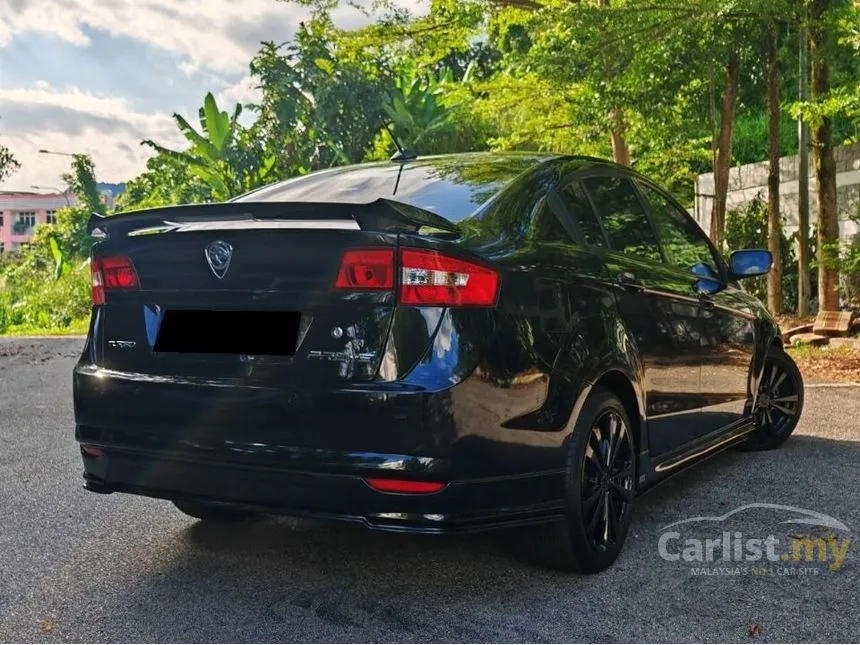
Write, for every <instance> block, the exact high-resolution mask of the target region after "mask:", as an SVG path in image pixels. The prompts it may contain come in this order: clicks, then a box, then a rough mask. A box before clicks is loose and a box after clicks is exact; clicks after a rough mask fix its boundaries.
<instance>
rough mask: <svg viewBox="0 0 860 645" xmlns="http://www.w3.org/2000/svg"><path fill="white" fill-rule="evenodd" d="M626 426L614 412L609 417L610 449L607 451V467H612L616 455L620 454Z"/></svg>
mask: <svg viewBox="0 0 860 645" xmlns="http://www.w3.org/2000/svg"><path fill="white" fill-rule="evenodd" d="M623 430H624V426H623V425H622V424H621V423H620V419H619V418H618V417H617V416H615V415H614V414H612V415H610V417H609V450H608V452H607V453H606V467H607V468H612V464H613V462H614V461H615V455H616V454H618V448H619V447H620V446H619V444H620V442H621V434H622V431H623Z"/></svg>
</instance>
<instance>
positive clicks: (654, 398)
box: [559, 169, 700, 455]
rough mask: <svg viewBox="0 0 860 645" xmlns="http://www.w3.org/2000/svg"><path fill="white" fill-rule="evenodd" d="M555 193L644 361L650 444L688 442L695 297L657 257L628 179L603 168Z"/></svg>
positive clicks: (694, 397) (694, 396)
mask: <svg viewBox="0 0 860 645" xmlns="http://www.w3.org/2000/svg"><path fill="white" fill-rule="evenodd" d="M559 194H560V196H561V198H562V200H563V201H564V203H565V205H566V206H567V207H568V209H569V210H570V212H571V214H572V216H573V217H574V219H575V221H576V222H577V225H578V228H579V231H580V234H581V236H582V238H583V241H584V242H585V243H586V244H588V245H590V246H591V247H593V248H595V249H598V250H599V251H600V253H601V254H602V256H603V260H604V263H605V265H606V268H607V274H608V278H609V284H611V285H612V287H613V290H614V291H615V294H616V304H617V308H618V311H619V313H620V315H621V317H622V319H623V321H624V325H625V327H626V328H627V330H628V331H629V333H630V335H631V336H632V337H633V341H634V342H635V344H636V349H637V351H638V355H639V356H640V358H641V361H642V370H643V388H644V394H645V405H646V415H647V417H648V437H649V450H650V451H651V453H652V454H653V455H660V454H665V453H668V452H671V451H672V450H674V449H676V448H678V447H680V446H682V445H683V444H685V443H687V442H688V441H690V438H691V433H692V432H695V427H696V420H697V417H698V409H699V371H700V364H699V355H698V347H699V346H698V329H697V325H698V324H699V319H698V318H697V316H696V313H697V303H696V301H695V298H692V297H691V294H690V286H689V284H688V282H689V281H687V283H685V282H684V281H680V280H678V278H677V276H676V275H675V272H673V271H672V270H671V269H670V267H668V266H667V265H666V264H665V262H664V259H663V254H662V252H661V249H660V246H659V243H658V241H657V237H656V234H655V232H654V230H653V227H652V226H651V223H650V222H649V220H648V218H647V215H646V212H645V209H644V207H643V205H642V203H641V200H640V197H639V195H638V193H637V192H636V189H635V188H634V186H633V184H632V183H631V182H630V180H629V179H628V178H626V177H625V176H624V175H623V174H622V173H621V172H620V171H615V170H614V169H607V170H605V171H599V172H598V173H596V174H590V175H588V176H585V177H583V178H582V179H581V180H580V179H577V180H575V181H572V182H569V183H567V184H566V185H564V186H563V187H562V189H561V190H560V191H559Z"/></svg>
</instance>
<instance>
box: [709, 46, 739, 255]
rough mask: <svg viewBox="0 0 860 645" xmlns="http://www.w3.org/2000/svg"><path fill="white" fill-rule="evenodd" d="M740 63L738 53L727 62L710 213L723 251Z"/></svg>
mask: <svg viewBox="0 0 860 645" xmlns="http://www.w3.org/2000/svg"><path fill="white" fill-rule="evenodd" d="M740 71H741V64H740V58H739V57H738V54H737V52H732V54H731V56H729V60H728V62H727V63H726V88H725V90H724V91H723V111H722V114H721V115H720V136H719V140H718V143H717V161H716V166H715V167H714V210H713V213H712V214H711V241H713V243H714V244H715V245H716V247H717V248H718V249H720V250H722V247H723V233H724V231H725V228H726V195H727V194H728V192H729V166H730V164H731V160H732V132H733V130H734V125H735V109H736V107H737V102H738V85H739V83H740Z"/></svg>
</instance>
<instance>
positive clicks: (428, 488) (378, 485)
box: [364, 477, 446, 495]
mask: <svg viewBox="0 0 860 645" xmlns="http://www.w3.org/2000/svg"><path fill="white" fill-rule="evenodd" d="M364 481H366V482H367V485H368V486H370V487H371V488H372V489H373V490H375V491H378V492H380V493H400V494H401V495H431V494H433V493H438V492H439V491H441V490H442V489H443V488H445V486H446V484H444V483H442V482H422V481H414V480H411V479H381V478H378V477H370V478H368V479H365V480H364Z"/></svg>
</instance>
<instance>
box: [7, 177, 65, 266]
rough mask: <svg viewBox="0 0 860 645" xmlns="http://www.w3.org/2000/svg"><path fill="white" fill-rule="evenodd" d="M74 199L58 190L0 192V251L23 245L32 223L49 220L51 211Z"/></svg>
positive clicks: (14, 248)
mask: <svg viewBox="0 0 860 645" xmlns="http://www.w3.org/2000/svg"><path fill="white" fill-rule="evenodd" d="M74 200H75V198H74V196H73V195H68V196H66V195H64V194H62V193H53V194H47V195H46V194H40V193H26V192H3V191H0V253H2V252H4V251H15V250H17V249H20V248H21V245H22V244H27V243H28V242H29V241H30V239H31V238H32V237H33V229H34V228H35V227H36V224H44V223H48V224H50V223H52V222H53V221H54V214H55V213H56V212H57V211H58V210H60V209H61V208H63V207H64V206H67V205H68V204H69V203H70V202H71V203H74Z"/></svg>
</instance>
